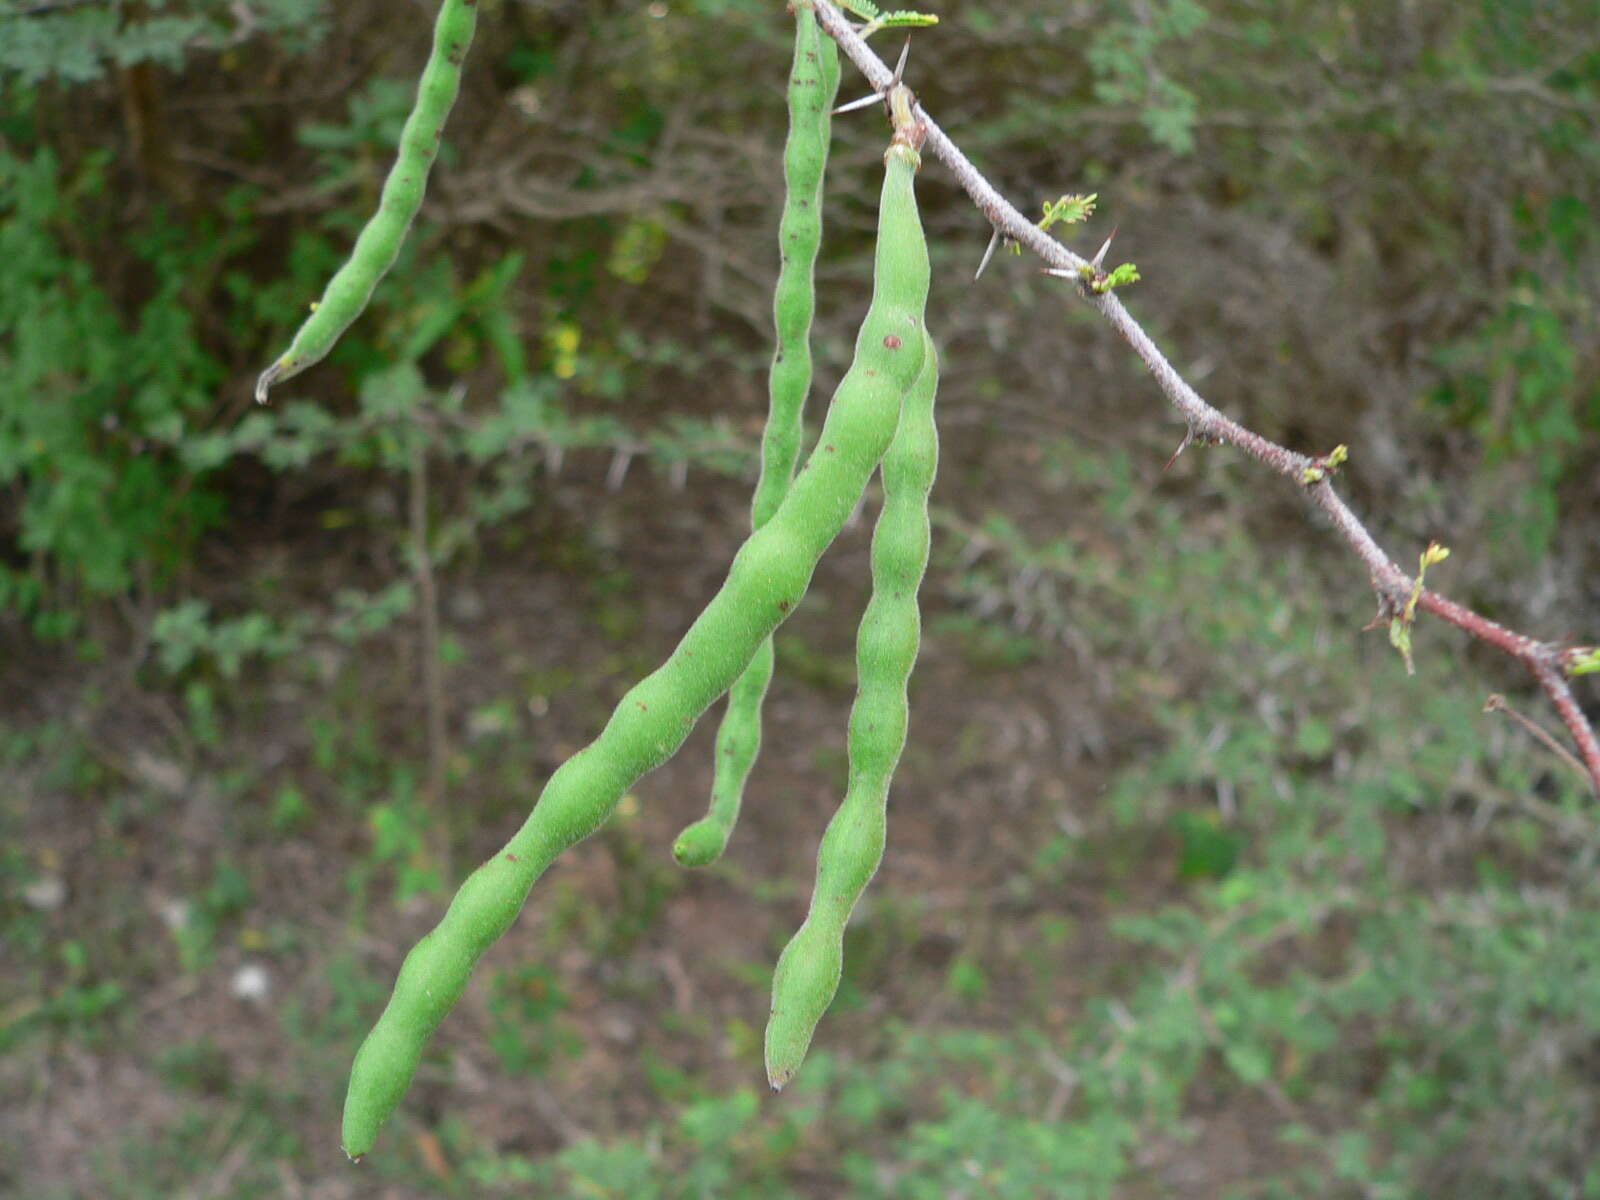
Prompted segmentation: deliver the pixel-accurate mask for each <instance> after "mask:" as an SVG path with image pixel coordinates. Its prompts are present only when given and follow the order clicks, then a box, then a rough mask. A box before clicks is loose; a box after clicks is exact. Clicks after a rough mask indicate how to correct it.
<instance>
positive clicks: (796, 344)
mask: <svg viewBox="0 0 1600 1200" xmlns="http://www.w3.org/2000/svg"><path fill="white" fill-rule="evenodd" d="M794 18H795V35H794V61H793V63H792V64H791V65H790V68H789V93H788V94H789V135H788V139H787V140H786V141H785V143H784V148H783V179H784V205H783V218H782V220H781V221H780V222H779V225H778V244H779V247H780V253H781V256H782V257H781V265H780V267H779V270H778V285H777V287H776V289H774V291H773V298H772V316H773V325H774V327H775V329H776V333H777V345H776V347H775V349H774V351H773V355H772V367H771V369H770V371H769V372H768V375H767V398H768V404H767V425H766V429H765V431H764V432H763V434H762V436H761V478H760V479H759V480H758V481H757V483H756V491H755V497H754V499H753V500H752V502H751V505H750V527H751V528H752V529H760V528H761V526H762V525H764V524H766V522H767V521H768V520H769V519H770V518H771V516H772V514H773V513H775V512H776V511H777V510H778V505H779V504H780V503H781V502H782V500H783V497H784V496H785V495H786V494H787V492H788V490H789V481H790V479H791V478H792V477H793V476H794V465H795V462H796V460H798V459H799V457H800V439H801V435H802V432H803V416H804V410H805V402H806V395H807V393H809V392H810V391H811V318H812V316H813V314H814V313H815V311H816V294H815V282H814V278H813V271H814V269H815V266H816V261H817V248H818V247H819V246H820V245H821V244H822V177H823V172H824V171H825V169H826V167H827V163H828V143H829V139H830V137H831V133H832V117H831V115H830V114H831V112H832V109H833V100H834V96H835V94H836V93H837V92H838V90H839V48H838V46H836V45H835V44H834V41H833V39H832V38H830V37H827V36H825V35H824V34H823V33H822V30H821V28H820V27H819V26H818V25H817V18H816V14H815V13H814V12H812V10H811V6H810V5H809V4H801V5H799V6H798V7H796V9H795V14H794ZM772 665H773V654H772V639H770V638H768V639H767V640H766V641H764V642H762V643H761V647H760V649H758V650H757V651H756V655H755V657H754V658H753V659H751V660H750V665H749V666H748V667H747V668H745V672H744V674H742V675H740V676H739V678H738V681H737V682H735V683H734V685H733V688H732V690H731V691H729V693H728V707H727V711H726V712H725V713H724V714H723V718H722V724H721V725H720V726H718V728H717V745H716V757H715V766H714V768H713V778H712V784H711V806H710V809H709V811H707V813H706V815H705V816H704V817H702V818H701V819H700V820H698V821H696V822H695V823H694V824H692V825H690V826H689V827H688V828H686V829H685V830H684V831H683V832H682V833H680V834H679V835H678V838H677V841H675V842H674V843H673V846H672V853H673V855H674V856H675V857H676V858H677V860H678V862H679V863H681V864H682V865H683V866H686V867H703V866H706V865H708V864H709V863H713V862H715V861H716V860H717V859H718V858H720V857H722V852H723V850H724V849H725V848H726V847H727V845H728V837H729V835H730V834H731V833H732V832H733V826H734V822H735V821H737V820H738V819H739V804H740V801H741V799H742V797H743V795H744V785H745V780H746V779H747V778H749V775H750V768H751V767H752V766H753V765H754V764H755V761H756V755H757V754H758V753H760V750H761V702H762V700H763V698H765V696H766V694H767V685H768V684H769V683H771V681H772Z"/></svg>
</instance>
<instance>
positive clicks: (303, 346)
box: [256, 0, 478, 404]
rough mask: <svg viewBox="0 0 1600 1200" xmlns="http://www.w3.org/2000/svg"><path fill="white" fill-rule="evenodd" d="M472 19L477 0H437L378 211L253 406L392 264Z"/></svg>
mask: <svg viewBox="0 0 1600 1200" xmlns="http://www.w3.org/2000/svg"><path fill="white" fill-rule="evenodd" d="M477 24H478V0H444V3H443V4H442V5H441V6H440V8H439V17H438V20H437V21H435V22H434V26H433V51H432V53H431V54H429V56H428V64H427V66H425V67H424V68H423V70H422V79H421V81H420V82H419V83H418V84H417V102H416V104H415V105H413V106H412V109H411V115H410V116H409V117H407V118H406V123H405V128H404V129H402V130H401V131H400V152H399V154H398V155H397V156H396V157H395V160H394V166H393V167H392V168H390V171H389V176H388V178H387V179H385V180H384V181H383V196H382V198H381V199H380V200H379V201H378V211H377V212H375V213H373V214H372V218H371V219H370V220H369V221H368V222H367V223H366V225H365V227H363V228H362V230H361V234H360V236H359V237H357V238H356V244H355V249H353V250H352V251H351V252H350V257H349V259H348V260H346V262H345V264H344V266H342V267H340V268H339V269H338V270H337V271H336V272H334V276H333V278H332V279H331V280H329V281H328V286H327V289H326V290H325V291H324V292H323V293H322V299H321V300H319V301H317V303H316V304H315V305H314V306H313V308H312V313H311V315H310V316H309V317H307V318H306V322H305V324H303V325H301V326H300V330H299V332H298V333H296V334H295V335H294V340H293V341H292V342H290V343H289V348H288V349H287V350H285V351H284V352H283V353H282V354H281V355H279V356H278V358H277V360H276V361H275V362H274V363H273V364H272V365H271V366H270V367H268V368H267V369H266V370H265V371H263V372H261V378H260V379H258V380H256V402H257V403H259V404H265V403H266V400H267V389H268V388H270V387H271V386H272V385H273V384H274V383H276V382H278V381H279V380H283V379H288V378H290V377H291V376H293V375H298V374H299V373H300V372H301V371H303V370H305V369H306V368H307V367H309V366H311V364H312V363H315V362H319V361H321V359H322V358H323V356H324V355H326V354H327V353H328V351H329V350H331V349H333V344H334V343H335V342H337V341H338V340H339V335H340V334H342V333H343V332H344V331H345V330H346V329H348V328H349V327H350V324H351V322H352V321H354V320H355V319H356V318H357V317H359V316H360V315H361V311H362V309H364V308H366V307H367V301H368V300H370V299H371V298H372V290H373V289H374V288H375V287H377V286H378V280H380V279H382V278H383V277H384V275H385V274H386V273H387V272H388V270H389V268H390V267H392V266H393V265H394V260H395V257H396V256H397V255H398V254H399V253H400V243H401V242H403V241H405V239H406V230H408V229H410V228H411V220H412V218H413V217H415V216H416V215H417V209H419V208H420V207H421V206H422V193H423V191H424V190H425V189H426V187H427V184H428V170H429V168H431V167H432V166H433V158H434V155H436V154H437V153H438V152H439V139H440V137H441V136H442V134H443V131H444V123H445V119H446V118H447V117H449V115H450V109H451V107H452V106H453V105H454V104H455V102H456V92H457V91H459V90H460V86H461V64H462V62H463V60H465V58H466V57H467V48H468V47H469V46H471V45H472V34H473V31H474V30H475V29H476V28H477Z"/></svg>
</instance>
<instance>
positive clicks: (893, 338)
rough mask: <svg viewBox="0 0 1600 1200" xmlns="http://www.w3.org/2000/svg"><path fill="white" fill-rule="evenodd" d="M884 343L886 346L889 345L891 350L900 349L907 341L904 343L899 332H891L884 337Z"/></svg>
mask: <svg viewBox="0 0 1600 1200" xmlns="http://www.w3.org/2000/svg"><path fill="white" fill-rule="evenodd" d="M883 344H884V345H885V346H887V347H889V349H891V350H898V349H900V347H901V346H902V345H904V344H905V343H903V342H902V341H901V340H900V337H899V335H898V334H893V333H891V334H890V335H889V336H888V337H886V338H884V339H883Z"/></svg>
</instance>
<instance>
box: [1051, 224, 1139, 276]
mask: <svg viewBox="0 0 1600 1200" xmlns="http://www.w3.org/2000/svg"><path fill="white" fill-rule="evenodd" d="M1120 228H1121V226H1119V225H1113V226H1112V227H1111V237H1108V238H1106V240H1105V241H1103V242H1101V243H1100V249H1098V250H1096V251H1095V255H1094V257H1093V258H1091V259H1090V260H1089V267H1090V269H1091V270H1092V271H1093V272H1094V273H1095V274H1096V275H1098V274H1100V273H1101V272H1102V271H1103V270H1104V269H1105V263H1106V251H1107V250H1109V249H1111V238H1114V237H1116V236H1117V230H1118V229H1120ZM1044 273H1045V274H1046V275H1054V276H1056V277H1057V278H1060V279H1078V278H1081V277H1082V275H1083V271H1082V270H1081V269H1080V270H1074V269H1073V268H1071V267H1045V268H1044Z"/></svg>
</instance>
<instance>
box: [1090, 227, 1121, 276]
mask: <svg viewBox="0 0 1600 1200" xmlns="http://www.w3.org/2000/svg"><path fill="white" fill-rule="evenodd" d="M1119 228H1120V226H1117V225H1113V226H1112V227H1111V237H1108V238H1107V239H1106V240H1105V242H1104V243H1102V244H1101V246H1100V251H1099V253H1098V254H1096V255H1095V256H1094V257H1093V258H1091V259H1090V260H1089V265H1090V266H1091V267H1093V268H1094V269H1095V270H1096V271H1098V270H1099V269H1100V267H1101V265H1102V264H1103V263H1104V262H1105V261H1106V251H1107V250H1109V249H1111V238H1114V237H1116V236H1117V230H1118V229H1119Z"/></svg>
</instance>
